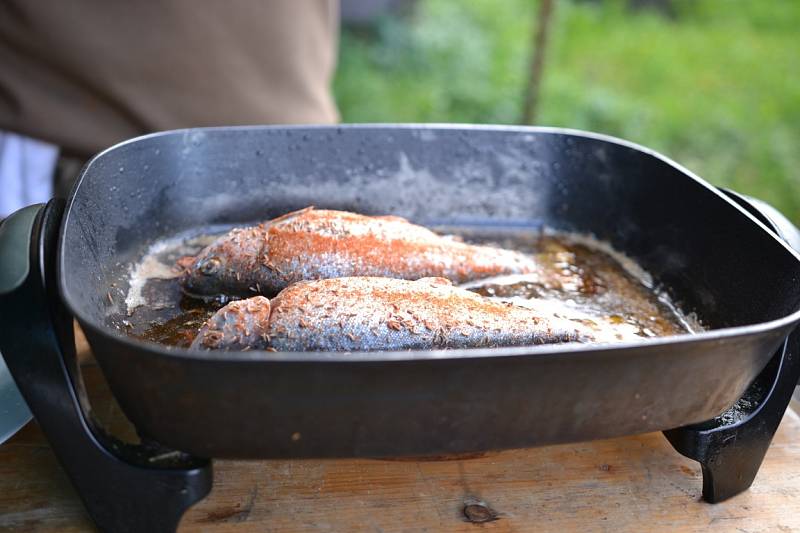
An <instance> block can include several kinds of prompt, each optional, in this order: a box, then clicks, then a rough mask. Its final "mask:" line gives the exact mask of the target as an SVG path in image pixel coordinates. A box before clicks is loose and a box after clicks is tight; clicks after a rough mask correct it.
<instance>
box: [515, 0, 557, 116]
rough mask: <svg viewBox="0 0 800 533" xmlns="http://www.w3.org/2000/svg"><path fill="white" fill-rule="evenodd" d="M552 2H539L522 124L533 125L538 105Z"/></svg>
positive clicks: (551, 0) (551, 15)
mask: <svg viewBox="0 0 800 533" xmlns="http://www.w3.org/2000/svg"><path fill="white" fill-rule="evenodd" d="M553 6H554V2H553V0H539V13H538V14H537V16H536V25H535V27H536V32H535V33H534V35H533V50H532V51H531V60H530V70H529V75H528V84H527V86H526V87H525V103H524V107H523V108H522V124H533V123H534V121H535V120H536V112H537V110H538V109H537V108H538V105H539V95H540V93H541V89H542V75H543V73H544V57H545V53H546V52H547V41H548V36H549V33H550V23H551V21H552V18H553Z"/></svg>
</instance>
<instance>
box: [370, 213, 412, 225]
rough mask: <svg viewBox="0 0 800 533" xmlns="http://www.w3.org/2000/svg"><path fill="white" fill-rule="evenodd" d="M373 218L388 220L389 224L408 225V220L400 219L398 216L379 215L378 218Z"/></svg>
mask: <svg viewBox="0 0 800 533" xmlns="http://www.w3.org/2000/svg"><path fill="white" fill-rule="evenodd" d="M372 218H375V219H378V220H386V221H388V222H406V223H408V219H406V218H403V217H399V216H397V215H378V216H374V217H372Z"/></svg>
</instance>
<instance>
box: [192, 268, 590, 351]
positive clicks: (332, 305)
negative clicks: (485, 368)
mask: <svg viewBox="0 0 800 533" xmlns="http://www.w3.org/2000/svg"><path fill="white" fill-rule="evenodd" d="M592 340H594V337H593V334H592V331H591V330H590V329H589V328H587V327H586V326H584V325H583V324H581V323H579V322H573V321H570V320H566V319H559V318H543V317H542V316H540V314H539V313H537V312H536V311H535V310H533V309H529V308H525V307H521V306H515V305H512V304H508V303H505V302H499V301H495V300H491V299H489V298H485V297H483V296H480V295H479V294H476V293H473V292H470V291H467V290H465V289H461V288H459V287H454V286H453V285H452V284H451V282H450V281H449V280H447V279H444V278H424V279H420V280H417V281H408V280H399V279H392V278H379V277H348V278H333V279H325V280H318V281H305V282H300V283H295V284H293V285H290V286H289V287H288V288H286V289H284V290H283V291H281V292H280V293H279V294H278V295H277V296H276V297H275V298H273V299H272V300H271V301H270V300H268V299H267V298H265V297H263V296H255V297H252V298H249V299H246V300H239V301H235V302H231V303H229V304H227V305H226V306H225V307H223V308H222V309H220V310H219V311H217V313H216V314H214V315H213V316H212V317H211V318H210V319H209V320H208V321H207V322H206V323H205V324H204V325H203V327H202V328H201V329H200V331H199V332H198V334H197V337H196V338H195V339H194V341H193V342H192V345H191V347H192V348H198V349H207V350H249V349H254V350H267V351H375V350H430V349H438V348H474V347H482V346H520V345H532V344H547V343H561V342H569V341H579V342H581V341H582V342H587V341H592Z"/></svg>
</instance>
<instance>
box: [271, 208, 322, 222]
mask: <svg viewBox="0 0 800 533" xmlns="http://www.w3.org/2000/svg"><path fill="white" fill-rule="evenodd" d="M314 209H315V207H314V206H313V205H310V206H308V207H304V208H303V209H298V210H296V211H290V212H289V213H286V214H284V215H281V216H279V217H275V218H273V219H272V220H269V221H267V222H265V224H276V223H278V222H285V221H287V220H291V219H293V218H296V217H299V216H301V215H304V214H306V213H308V212H310V211H313V210H314Z"/></svg>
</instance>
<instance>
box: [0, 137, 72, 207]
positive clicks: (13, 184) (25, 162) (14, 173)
mask: <svg viewBox="0 0 800 533" xmlns="http://www.w3.org/2000/svg"><path fill="white" fill-rule="evenodd" d="M57 161H58V146H55V145H52V144H49V143H46V142H43V141H39V140H36V139H31V138H30V137H25V136H23V135H17V134H16V133H10V132H6V131H2V130H0V219H2V218H5V217H7V216H8V215H10V214H11V213H13V212H14V211H16V210H17V209H20V208H22V207H25V206H26V205H31V204H36V203H40V202H46V201H47V200H49V199H50V198H51V197H52V196H53V173H54V171H55V168H56V162H57Z"/></svg>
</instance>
